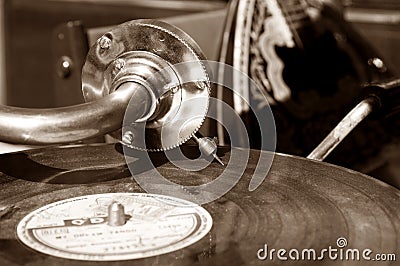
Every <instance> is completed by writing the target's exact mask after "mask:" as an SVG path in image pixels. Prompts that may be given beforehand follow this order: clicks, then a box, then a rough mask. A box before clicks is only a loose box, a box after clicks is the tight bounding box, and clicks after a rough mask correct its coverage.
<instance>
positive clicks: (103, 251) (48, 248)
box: [17, 193, 212, 261]
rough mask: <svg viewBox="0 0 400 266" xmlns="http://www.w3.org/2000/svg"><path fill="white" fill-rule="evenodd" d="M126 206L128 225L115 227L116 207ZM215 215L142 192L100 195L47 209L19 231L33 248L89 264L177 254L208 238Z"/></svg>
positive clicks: (27, 219)
mask: <svg viewBox="0 0 400 266" xmlns="http://www.w3.org/2000/svg"><path fill="white" fill-rule="evenodd" d="M115 202H117V203H120V204H122V205H123V206H124V215H125V217H126V219H125V220H126V223H125V224H123V225H121V226H111V225H109V213H108V209H109V206H110V205H111V204H112V203H115ZM211 227H212V218H211V215H210V214H209V213H208V212H207V211H206V210H205V209H204V208H202V207H200V206H198V205H195V204H193V203H191V202H188V201H185V200H181V199H178V198H173V197H169V196H163V195H154V194H140V193H111V194H96V195H88V196H83V197H77V198H71V199H67V200H63V201H58V202H54V203H51V204H49V205H46V206H44V207H42V208H40V209H38V210H35V211H33V212H32V213H30V214H28V215H27V216H25V217H24V218H23V219H22V220H21V222H20V223H19V224H18V227H17V234H18V237H19V239H20V240H21V241H22V242H23V243H24V244H26V245H27V246H29V247H30V248H32V249H34V250H37V251H39V252H42V253H45V254H49V255H52V256H56V257H62V258H67V259H76V260H88V261H115V260H130V259H141V258H146V257H151V256H157V255H161V254H165V253H169V252H173V251H176V250H179V249H182V248H185V247H187V246H189V245H192V244H194V243H196V242H197V241H199V240H200V239H202V238H203V237H204V236H205V235H206V234H207V233H208V232H209V231H210V230H211Z"/></svg>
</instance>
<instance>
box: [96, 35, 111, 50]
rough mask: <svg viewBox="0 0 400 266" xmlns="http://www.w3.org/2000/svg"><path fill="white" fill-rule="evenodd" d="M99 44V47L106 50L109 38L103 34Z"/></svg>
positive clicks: (109, 41) (109, 44)
mask: <svg viewBox="0 0 400 266" xmlns="http://www.w3.org/2000/svg"><path fill="white" fill-rule="evenodd" d="M99 45H100V48H101V49H104V50H108V49H110V47H111V39H110V38H108V37H107V36H103V37H101V38H100V39H99Z"/></svg>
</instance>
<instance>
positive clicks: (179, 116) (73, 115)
mask: <svg viewBox="0 0 400 266" xmlns="http://www.w3.org/2000/svg"><path fill="white" fill-rule="evenodd" d="M204 59H205V56H204V55H203V53H202V52H201V50H200V48H199V47H198V46H197V44H196V43H195V42H194V41H193V40H192V39H191V38H190V37H189V36H188V35H187V34H186V33H184V32H182V31H181V30H179V29H177V28H175V27H173V26H171V25H169V24H167V23H165V22H160V21H155V20H136V21H130V22H127V23H124V24H121V25H119V26H118V27H116V28H115V29H113V30H111V31H110V32H108V33H106V34H104V36H102V37H101V38H100V39H99V40H98V42H97V43H96V44H95V45H94V46H93V47H92V48H91V49H90V50H89V53H88V56H87V60H86V63H85V65H84V67H83V71H82V90H83V95H84V98H85V100H86V101H87V102H89V103H86V104H80V105H75V106H70V107H63V108H55V109H25V108H17V107H9V106H0V140H1V141H5V142H11V143H19V144H54V143H72V142H76V141H80V140H84V139H88V138H93V137H97V136H101V135H104V134H107V133H110V132H113V131H116V130H118V129H120V128H121V127H122V121H123V119H124V117H125V118H126V117H128V119H129V123H130V127H131V128H132V131H131V133H132V134H131V135H130V138H128V137H126V138H124V141H126V140H127V139H129V140H130V142H131V143H129V145H130V146H132V147H135V148H136V147H137V145H136V142H135V141H136V140H135V139H136V136H137V134H135V132H134V129H135V126H136V124H141V123H146V136H145V138H146V144H147V147H146V149H148V150H164V149H170V148H173V147H176V146H178V145H180V144H182V143H183V142H185V141H186V140H188V139H189V138H191V137H192V135H193V134H194V133H195V132H196V131H197V130H198V129H199V128H200V126H201V124H202V123H203V121H204V117H205V115H206V112H207V110H208V99H209V94H210V87H209V86H210V81H209V78H208V73H207V70H206V67H205V66H204V65H203V63H202V62H201V61H200V60H204ZM183 62H191V64H190V67H189V68H183V70H182V69H181V70H179V71H177V70H176V69H175V67H174V65H176V64H179V63H183ZM194 77H195V78H194ZM182 81H191V82H186V83H182ZM193 99H196V101H191V104H193V103H195V105H196V106H191V107H192V109H193V110H194V111H193V112H188V111H187V110H188V109H187V108H184V107H183V104H182V103H183V102H184V101H185V100H193ZM197 99H198V100H197ZM129 103H130V104H129ZM128 104H129V108H128V110H129V114H127V115H126V116H125V113H126V110H127V106H128ZM171 119H173V120H174V121H179V123H178V124H177V123H175V122H174V123H170V121H171ZM189 120H190V121H189ZM161 129H162V130H163V132H164V133H163V134H164V136H166V140H164V139H163V140H162V141H161ZM177 131H179V134H178V133H176V132H177ZM165 132H166V133H167V134H165ZM172 133H174V134H172ZM175 133H176V134H175ZM114 135H115V136H117V137H118V138H119V139H121V131H119V132H118V133H116V134H114ZM177 135H179V137H176V136H177ZM148 136H149V137H148ZM140 141H143V139H142V140H140ZM139 148H142V147H139Z"/></svg>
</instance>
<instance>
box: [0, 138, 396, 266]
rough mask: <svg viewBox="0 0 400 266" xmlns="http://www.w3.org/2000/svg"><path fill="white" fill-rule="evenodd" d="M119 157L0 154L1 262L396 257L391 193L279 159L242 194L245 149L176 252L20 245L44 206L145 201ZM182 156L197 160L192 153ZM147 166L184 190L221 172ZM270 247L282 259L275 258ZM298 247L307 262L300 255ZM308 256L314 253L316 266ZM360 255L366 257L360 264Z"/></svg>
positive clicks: (113, 152)
mask: <svg viewBox="0 0 400 266" xmlns="http://www.w3.org/2000/svg"><path fill="white" fill-rule="evenodd" d="M121 150H122V149H121V147H120V146H119V145H106V144H104V145H103V144H102V145H89V146H86V145H85V146H67V147H54V148H45V149H38V150H30V151H25V152H18V153H13V154H4V155H0V183H1V187H2V191H1V193H0V228H1V230H0V264H1V265H25V264H27V265H93V264H94V263H96V265H97V264H104V265H110V264H111V263H112V264H113V265H203V264H207V265H229V264H232V265H244V264H247V265H249V264H250V265H254V264H259V263H261V264H266V263H268V264H272V265H274V264H277V265H279V264H282V263H283V260H284V258H286V259H287V261H286V262H285V264H293V265H298V264H316V265H327V264H328V265H329V264H334V265H338V264H339V265H352V264H357V263H358V264H360V265H361V264H362V265H366V264H373V263H374V262H375V261H374V260H375V259H376V258H377V257H376V256H375V255H377V254H378V255H379V254H384V255H385V258H386V261H385V262H381V263H380V265H395V264H396V262H395V261H393V259H391V258H392V257H391V256H389V255H391V254H395V255H397V256H399V247H400V208H399V202H400V192H399V190H397V189H395V188H393V187H391V186H389V185H386V184H385V183H382V182H380V181H378V180H376V179H373V178H371V177H369V176H366V175H363V174H360V173H357V172H354V171H351V170H348V169H344V168H341V167H337V166H334V165H329V164H326V163H321V162H316V161H310V160H307V159H304V158H299V157H292V156H287V155H279V154H277V155H275V158H274V162H273V165H272V168H271V171H270V172H269V174H268V176H267V178H266V179H265V181H264V182H263V183H262V185H261V186H259V187H258V188H257V189H256V190H255V191H252V192H250V191H249V190H248V187H249V182H250V178H251V176H252V173H253V171H254V169H255V166H256V164H257V162H258V158H259V153H260V152H259V151H251V152H250V155H251V156H250V159H249V163H248V167H247V169H246V171H245V173H244V174H243V176H242V178H241V180H240V181H239V183H238V184H237V185H236V186H235V187H234V188H233V189H232V190H231V191H229V192H228V193H227V194H226V195H225V196H223V197H221V198H219V199H218V200H216V201H213V202H211V203H208V204H205V205H203V206H202V208H204V210H205V211H206V212H207V213H209V214H210V217H212V228H211V230H210V231H209V232H208V231H207V232H206V233H205V234H204V236H202V237H201V238H200V239H197V240H198V241H197V240H196V241H194V242H193V243H190V244H189V245H187V246H182V247H180V248H178V249H177V250H170V251H168V252H166V253H163V254H155V255H154V256H149V257H145V258H137V259H125V260H114V261H112V262H110V261H107V262H99V261H97V262H93V261H83V260H79V259H67V258H62V257H58V256H53V255H49V254H45V253H43V252H38V251H36V250H34V249H32V248H30V247H28V245H26V243H25V242H23V241H21V240H20V239H19V238H18V236H17V226H18V224H19V223H20V222H21V220H23V219H24V217H27V216H28V217H29V215H30V214H31V213H32V212H34V211H35V210H38V209H39V208H42V207H44V206H46V205H49V204H53V203H55V202H58V201H61V202H65V201H68V200H70V199H73V198H77V197H85V196H88V195H97V194H109V193H124V194H123V195H126V193H128V194H129V193H131V194H132V193H135V194H137V193H141V194H138V195H147V194H145V193H146V191H144V190H143V189H141V188H140V187H139V185H138V184H137V183H136V182H135V180H134V179H133V178H132V176H131V174H130V171H129V169H128V166H127V165H126V162H125V158H124V155H123V154H122V152H121ZM184 150H185V154H189V156H194V157H195V156H197V148H196V147H186V148H184ZM218 155H219V156H220V157H221V158H222V160H223V161H225V162H227V161H229V159H230V152H229V149H225V148H221V149H220V150H219V153H218ZM152 160H153V162H154V163H155V165H156V166H157V170H158V171H159V172H160V173H161V174H162V175H163V176H164V177H166V178H168V179H169V180H170V181H173V182H175V183H179V184H182V185H197V184H202V183H206V182H209V181H210V180H212V179H213V178H215V177H216V176H218V175H219V174H220V173H222V172H223V171H224V169H225V168H224V166H222V165H220V164H219V163H217V162H214V163H212V164H211V165H209V166H208V167H207V168H205V169H204V170H201V171H198V172H187V171H183V170H181V169H178V168H177V167H175V166H174V165H172V164H171V163H170V162H168V160H166V158H165V157H164V156H163V154H159V153H154V154H152ZM233 174H234V173H233ZM154 185H155V186H156V185H157V184H154ZM89 197H91V196H89ZM329 248H331V249H336V250H337V251H336V253H334V254H336V255H337V257H336V259H335V258H334V257H329V254H328V253H329V252H325V253H323V252H321V251H322V250H324V249H329ZM272 249H274V250H275V253H273V254H272V257H270V256H269V255H270V252H271V250H272ZM348 249H351V250H352V251H353V250H355V249H357V250H359V251H360V259H359V260H353V259H346V251H348ZM278 250H284V251H286V253H285V254H283V252H281V254H280V255H282V254H283V255H282V256H279V258H278ZM294 250H298V253H299V258H298V259H296V256H297V255H296V254H297V253H296V252H295V251H294ZM304 250H306V251H307V252H306V253H307V254H306V255H307V256H306V257H305V258H302V257H301V256H302V253H304V252H303V251H304ZM310 250H315V251H316V257H315V259H314V258H313V254H312V253H309V252H310ZM365 250H367V251H368V250H370V251H371V252H370V253H369V252H367V253H368V254H367V256H366V258H364V257H362V256H363V255H365V254H364V253H363V252H364V251H365ZM267 255H268V256H267ZM308 256H310V257H308ZM341 256H342V257H341ZM368 258H369V259H370V260H368ZM397 259H400V258H397Z"/></svg>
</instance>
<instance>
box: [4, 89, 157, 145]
mask: <svg viewBox="0 0 400 266" xmlns="http://www.w3.org/2000/svg"><path fill="white" fill-rule="evenodd" d="M147 95H148V92H147V90H146V89H144V88H141V86H137V87H136V89H134V90H132V88H122V89H119V90H118V92H115V93H112V94H110V95H107V96H106V97H104V98H102V99H99V100H97V101H94V102H91V103H85V104H80V105H74V106H70V107H62V108H54V109H28V108H18V107H11V106H0V139H1V141H4V142H10V143H19V144H55V143H71V142H76V141H79V140H83V139H88V138H93V137H97V136H102V135H104V134H106V133H109V132H112V131H114V130H117V129H119V128H121V125H122V120H123V117H124V114H125V110H126V106H127V105H128V103H129V100H130V99H131V97H137V98H141V99H146V97H148V96H147ZM148 102H150V98H149V99H148V101H146V100H144V101H143V102H142V103H143V104H144V105H142V104H138V105H137V106H136V107H137V114H143V113H145V110H147V109H148V106H147V103H148ZM139 116H140V115H139Z"/></svg>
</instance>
